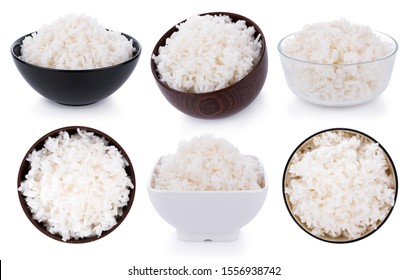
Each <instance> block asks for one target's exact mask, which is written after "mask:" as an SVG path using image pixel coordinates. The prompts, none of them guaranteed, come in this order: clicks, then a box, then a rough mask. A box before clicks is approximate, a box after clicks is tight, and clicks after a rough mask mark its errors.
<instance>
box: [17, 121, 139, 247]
mask: <svg viewBox="0 0 407 280" xmlns="http://www.w3.org/2000/svg"><path fill="white" fill-rule="evenodd" d="M78 128H80V129H81V130H86V131H88V132H93V133H94V134H95V135H97V136H99V137H102V138H104V139H105V140H106V141H107V142H108V144H109V145H112V146H115V147H116V148H117V149H118V150H119V151H120V153H121V154H122V155H123V157H124V158H125V159H126V160H127V162H128V163H129V165H128V166H127V167H126V168H125V171H126V173H127V175H128V176H129V178H130V179H131V182H132V184H133V185H134V188H133V189H130V193H129V201H128V203H127V205H126V206H125V207H123V215H122V216H119V217H117V219H116V221H117V224H116V225H114V226H113V227H112V228H111V229H109V230H108V231H104V232H102V234H101V236H99V237H97V236H94V237H88V238H81V239H78V240H75V239H69V240H67V241H63V240H62V237H61V236H60V235H58V234H52V233H50V232H49V231H48V230H47V229H46V227H45V225H44V224H43V223H41V222H38V221H37V220H35V219H34V218H33V216H32V213H31V211H30V209H29V206H28V205H27V202H26V200H25V197H24V196H23V195H22V193H21V192H20V191H17V193H18V198H19V200H20V204H21V207H22V208H23V210H24V213H25V215H26V216H27V218H28V219H29V220H30V222H31V223H32V224H33V225H34V226H35V227H36V228H37V229H38V230H39V231H41V232H42V233H44V234H45V235H47V236H48V237H51V238H53V239H55V240H58V241H61V242H66V243H86V242H91V241H95V240H98V239H101V238H103V237H105V236H106V235H108V234H109V233H111V232H112V231H114V230H115V229H116V228H117V227H118V226H119V225H120V224H121V223H122V222H123V221H124V219H125V218H126V216H127V214H128V213H129V211H130V208H131V206H132V204H133V201H134V195H135V193H136V176H135V174H134V169H133V166H132V164H131V161H130V158H129V156H128V155H127V154H126V152H125V151H124V149H123V148H122V147H121V146H120V145H119V143H117V142H116V141H115V140H114V139H113V138H112V137H110V136H109V135H107V134H106V133H104V132H101V131H99V130H96V129H94V128H90V127H84V126H68V127H63V128H59V129H56V130H54V131H51V132H49V133H47V134H45V135H44V136H43V137H41V138H40V139H39V140H37V142H35V143H34V145H32V147H31V148H30V149H29V150H28V152H27V153H26V155H25V156H24V159H23V160H22V163H21V166H20V170H19V172H18V178H17V189H18V188H19V187H20V185H21V183H22V182H23V181H25V180H26V178H25V176H26V174H27V173H28V171H29V170H30V168H31V164H30V163H29V162H28V161H27V160H26V159H27V157H28V155H30V154H31V153H32V152H33V151H34V150H40V149H41V148H43V147H44V143H45V141H46V140H47V139H48V137H57V136H58V134H59V132H60V131H66V132H68V134H69V135H72V134H75V133H77V129H78Z"/></svg>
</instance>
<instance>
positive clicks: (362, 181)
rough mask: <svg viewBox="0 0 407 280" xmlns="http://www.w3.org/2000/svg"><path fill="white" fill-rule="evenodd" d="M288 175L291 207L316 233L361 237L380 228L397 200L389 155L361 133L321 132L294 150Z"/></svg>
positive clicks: (333, 236) (330, 235) (288, 194)
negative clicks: (387, 157)
mask: <svg viewBox="0 0 407 280" xmlns="http://www.w3.org/2000/svg"><path fill="white" fill-rule="evenodd" d="M286 176H287V179H286V185H285V193H286V195H287V198H288V202H289V205H290V207H291V211H292V213H293V214H294V215H295V216H296V217H298V218H299V219H300V221H301V222H302V223H303V224H304V225H306V227H307V228H308V229H309V230H311V233H312V234H314V235H316V236H321V237H324V236H328V237H332V238H337V237H341V238H347V239H350V240H351V239H356V238H359V237H361V236H363V235H364V234H366V233H368V232H370V231H371V230H373V229H376V228H377V226H378V225H379V224H380V223H381V222H382V221H383V220H384V219H385V218H386V217H387V215H388V213H389V211H390V209H391V207H392V206H393V205H394V200H395V178H394V176H393V174H392V171H391V170H390V165H389V161H388V160H387V159H386V155H385V153H384V152H383V150H382V149H381V148H380V146H379V145H378V144H377V143H374V142H373V141H371V140H370V139H368V138H366V137H364V136H362V135H360V134H355V133H350V132H345V131H330V132H324V133H321V134H318V135H317V136H315V137H313V138H312V140H311V141H310V142H309V143H308V144H307V145H305V146H303V148H301V149H300V150H298V151H297V152H296V153H295V154H294V156H293V158H292V160H291V162H290V165H289V168H288V170H287V174H286Z"/></svg>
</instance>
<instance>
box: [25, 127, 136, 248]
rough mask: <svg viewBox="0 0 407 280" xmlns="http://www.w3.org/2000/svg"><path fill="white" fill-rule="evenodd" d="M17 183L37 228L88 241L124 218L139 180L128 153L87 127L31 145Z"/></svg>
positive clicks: (75, 240)
mask: <svg viewBox="0 0 407 280" xmlns="http://www.w3.org/2000/svg"><path fill="white" fill-rule="evenodd" d="M17 186H18V196H19V199H20V203H21V206H22V208H23V210H24V212H25V214H26V216H27V217H28V219H29V220H30V221H31V223H32V224H33V225H34V226H35V227H36V228H37V229H38V230H40V231H41V232H42V233H44V234H45V235H47V236H49V237H51V238H53V239H55V240H58V241H63V242H67V243H85V242H91V241H95V240H98V239H100V238H102V237H105V236H106V235H108V234H110V233H111V232H112V231H113V230H115V229H116V228H117V227H118V226H119V225H120V224H121V223H122V222H123V220H124V219H125V217H126V216H127V214H128V212H129V210H130V208H131V205H132V203H133V199H134V194H135V186H136V181H135V175H134V170H133V167H132V165H131V162H130V159H129V157H128V156H127V154H126V153H125V151H124V150H123V148H121V146H120V145H119V144H118V143H117V142H116V141H115V140H114V139H113V138H111V137H110V136H108V135H107V134H105V133H103V132H101V131H98V130H96V129H93V128H89V127H65V128H61V129H57V130H54V131H52V132H50V133H47V134H46V135H44V136H43V137H41V138H40V139H39V140H38V141H37V142H36V143H35V144H34V145H33V146H32V147H31V148H30V149H29V151H28V152H27V154H26V155H25V157H24V160H23V161H22V163H21V167H20V171H19V174H18V182H17Z"/></svg>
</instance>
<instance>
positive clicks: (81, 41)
mask: <svg viewBox="0 0 407 280" xmlns="http://www.w3.org/2000/svg"><path fill="white" fill-rule="evenodd" d="M140 54H141V45H140V43H139V42H138V41H137V40H136V39H135V38H133V37H131V36H130V35H127V34H124V33H121V32H118V31H113V30H108V29H105V28H104V27H103V26H102V25H101V24H99V22H98V21H97V20H96V19H95V18H91V17H89V16H86V15H75V14H69V15H66V16H64V17H60V18H58V19H57V20H55V21H53V22H52V23H50V24H47V25H43V26H42V27H41V28H39V29H38V31H36V32H32V33H30V34H27V35H24V36H22V37H20V38H19V39H17V40H16V41H15V42H14V43H13V44H12V46H11V55H12V58H13V60H14V63H15V65H16V67H17V69H18V71H19V72H20V73H21V75H22V76H23V78H24V79H25V80H26V82H27V83H28V84H29V85H30V86H31V87H32V88H33V89H34V90H35V91H37V92H38V93H39V94H41V95H42V96H44V97H45V98H47V99H49V100H52V101H55V102H56V103H59V104H63V105H71V106H81V105H89V104H93V103H96V102H98V101H100V100H102V99H104V98H106V97H108V96H110V95H111V94H113V93H114V92H116V91H117V90H118V89H119V88H120V87H121V86H122V85H123V84H124V83H125V82H126V81H127V79H128V78H129V77H130V75H131V74H132V73H133V71H134V69H135V67H136V65H137V63H138V61H139V58H140Z"/></svg>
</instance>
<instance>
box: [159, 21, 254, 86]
mask: <svg viewBox="0 0 407 280" xmlns="http://www.w3.org/2000/svg"><path fill="white" fill-rule="evenodd" d="M177 29H178V31H176V32H174V33H173V34H172V35H171V36H170V37H169V38H167V40H166V45H165V46H161V47H160V48H159V50H158V55H157V56H154V55H153V57H152V58H153V60H154V62H155V64H156V66H157V71H158V73H159V76H160V80H161V81H163V82H165V83H167V84H168V86H169V87H171V88H173V89H176V90H179V91H183V92H190V93H204V92H210V91H214V90H219V89H222V88H225V87H227V86H230V85H232V84H234V83H236V82H237V81H239V80H240V79H242V78H243V77H245V76H246V75H247V74H248V73H249V72H250V71H251V69H252V68H253V66H254V65H255V64H256V63H257V62H258V60H259V57H260V52H261V48H262V42H261V40H260V34H259V35H258V36H257V37H256V38H255V37H254V35H255V33H256V31H255V29H254V27H253V26H250V27H247V26H246V22H245V21H244V20H239V21H237V22H233V21H232V19H231V18H230V17H229V16H227V15H215V16H211V15H204V16H192V17H190V18H189V19H187V20H186V21H185V22H183V23H181V24H179V25H178V26H177Z"/></svg>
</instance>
